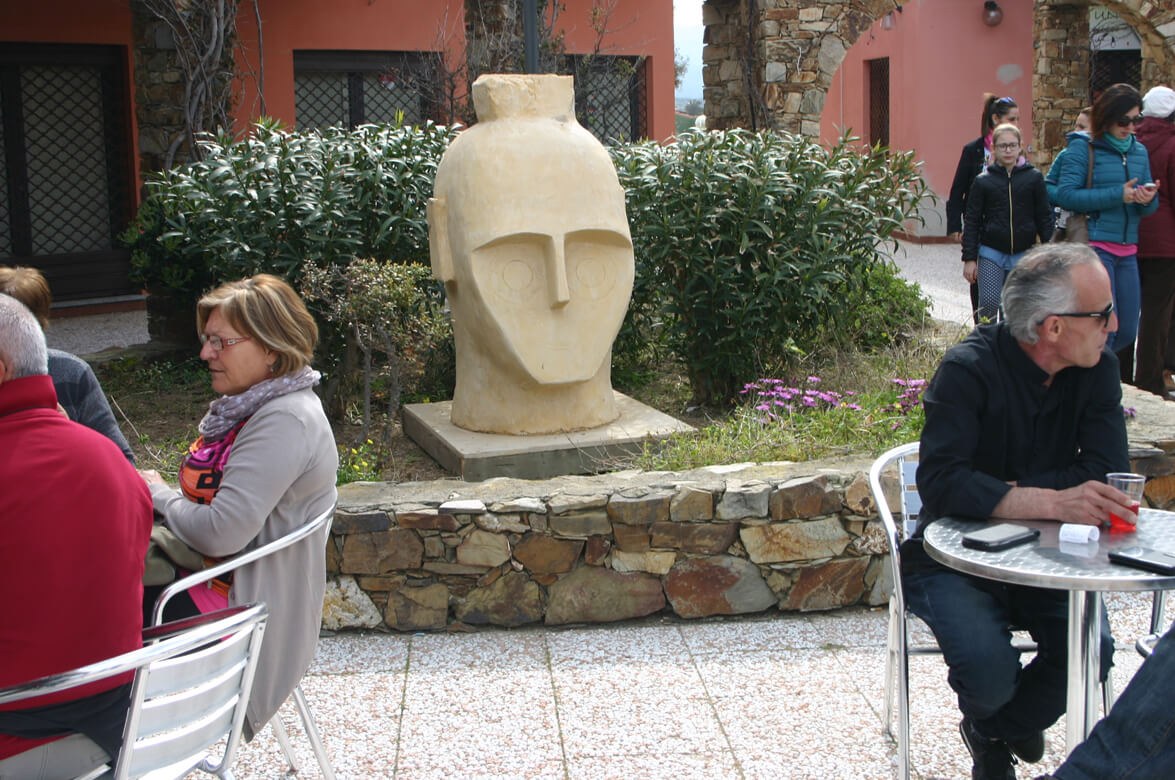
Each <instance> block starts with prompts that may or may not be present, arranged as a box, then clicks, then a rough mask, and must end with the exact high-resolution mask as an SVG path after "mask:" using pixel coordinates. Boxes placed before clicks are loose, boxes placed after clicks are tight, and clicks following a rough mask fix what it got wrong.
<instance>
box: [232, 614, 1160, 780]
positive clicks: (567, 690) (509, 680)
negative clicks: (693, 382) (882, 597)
mask: <svg viewBox="0 0 1175 780" xmlns="http://www.w3.org/2000/svg"><path fill="white" fill-rule="evenodd" d="M1108 604H1109V609H1110V615H1111V617H1110V620H1111V624H1112V625H1113V628H1114V635H1115V638H1116V639H1117V641H1118V643H1119V646H1120V648H1121V649H1120V650H1119V652H1118V654H1117V656H1116V661H1117V664H1116V667H1115V670H1114V679H1115V684H1116V686H1117V690H1119V691H1120V690H1121V689H1122V688H1123V687H1124V686H1125V685H1126V683H1127V682H1128V681H1129V679H1130V677H1131V676H1132V675H1133V674H1134V672H1135V671H1136V670H1137V669H1138V666H1139V663H1140V659H1139V658H1138V656H1137V654H1136V653H1135V652H1134V650H1133V643H1134V640H1135V638H1136V637H1137V636H1138V635H1139V634H1140V633H1143V632H1144V629H1145V628H1146V626H1147V623H1148V620H1149V615H1150V598H1149V596H1148V595H1146V594H1137V595H1113V596H1110V597H1109V599H1108ZM885 636H886V613H885V611H884V610H882V609H862V608H854V609H844V610H838V611H835V612H828V613H809V614H792V613H774V614H772V615H770V616H769V617H752V618H741V619H730V620H722V621H705V622H701V621H699V622H687V621H681V620H676V619H673V620H661V619H657V620H652V621H647V622H644V623H641V624H639V625H632V624H626V625H617V626H596V627H579V628H568V629H543V628H532V629H523V630H513V631H505V630H488V631H479V632H477V633H456V634H416V635H388V634H370V633H365V634H341V635H338V636H334V637H329V638H324V639H323V640H322V642H321V643H320V645H319V652H318V657H317V659H316V660H315V662H314V665H313V667H312V668H311V670H310V673H309V675H308V676H307V677H306V679H305V680H304V682H303V688H304V690H305V692H306V696H307V698H308V699H309V700H310V703H311V706H312V707H313V708H314V711H315V713H316V715H317V719H318V723H319V727H320V729H321V730H322V732H323V736H324V739H325V740H326V743H327V746H328V749H329V750H330V753H331V755H332V757H333V760H334V766H335V769H336V772H337V773H338V775H339V777H340V778H397V779H398V780H409V779H412V780H417V779H419V780H425V779H426V778H436V779H437V780H441V779H443V780H458V779H463V778H571V779H573V780H580V779H581V778H582V779H583V780H589V779H595V778H641V779H643V778H672V780H692V779H693V778H698V779H699V780H725V779H726V778H731V779H732V780H733V779H734V778H746V779H748V780H750V779H751V778H762V779H763V780H767V779H768V778H770V779H771V780H775V779H777V778H823V779H828V778H854V779H857V778H887V777H893V776H894V775H895V770H894V767H895V763H894V761H895V759H894V752H895V748H894V744H893V742H892V741H891V740H890V739H889V738H888V737H887V736H886V735H885V733H884V730H883V726H882V722H881V712H882V688H883V675H884V664H885ZM945 675H946V668H945V666H944V665H943V664H942V662H941V660H940V659H938V658H937V657H925V656H924V657H916V658H914V659H912V661H911V686H912V710H913V733H914V738H913V743H914V745H913V752H912V762H913V766H914V770H915V777H918V778H966V777H969V776H970V774H969V772H970V764H969V762H968V761H967V757H966V751H965V750H964V748H963V746H962V743H961V742H960V741H959V738H958V734H957V731H956V726H957V722H958V719H959V715H958V712H957V710H956V708H955V704H954V700H953V697H952V695H951V692H950V689H949V688H948V686H947V683H946V677H945ZM287 709H288V708H287ZM283 718H284V720H285V722H286V723H287V725H288V726H289V727H290V732H291V739H292V740H293V741H294V745H295V748H296V749H297V751H298V754H299V756H300V757H301V760H302V761H303V762H304V764H305V766H304V767H303V770H302V772H301V773H300V774H299V776H300V777H303V778H316V777H319V776H320V775H319V772H318V767H317V765H316V764H315V763H314V758H313V756H312V754H311V753H310V750H309V746H308V744H307V742H306V740H305V737H304V735H303V734H302V732H301V730H300V729H299V728H298V727H297V725H296V723H295V721H296V718H295V717H294V716H293V712H292V710H289V711H286V710H283ZM1048 740H1049V747H1048V755H1047V756H1046V758H1045V761H1043V762H1042V763H1041V764H1037V765H1032V766H1020V767H1018V769H1019V773H1018V777H1020V778H1032V777H1035V776H1036V775H1038V774H1041V773H1043V772H1045V771H1047V770H1048V769H1050V768H1052V767H1054V766H1056V764H1057V763H1059V759H1060V756H1061V755H1062V751H1063V745H1064V721H1063V720H1062V721H1061V722H1060V723H1059V724H1057V725H1056V726H1054V727H1053V728H1052V729H1051V730H1050V731H1049V734H1048ZM237 777H238V778H241V779H242V780H247V779H249V778H278V777H283V765H282V762H281V757H280V753H279V751H278V749H277V745H276V743H275V742H274V741H273V738H272V735H271V734H270V732H269V730H268V729H266V730H264V731H263V732H262V733H261V734H260V735H259V736H258V738H257V739H256V740H254V742H253V743H251V744H249V745H246V746H244V747H243V748H242V751H241V754H240V757H239V761H238V762H237Z"/></svg>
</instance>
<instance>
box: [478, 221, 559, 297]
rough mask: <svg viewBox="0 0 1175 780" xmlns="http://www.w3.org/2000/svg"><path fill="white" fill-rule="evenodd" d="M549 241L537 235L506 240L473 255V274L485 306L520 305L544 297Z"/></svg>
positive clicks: (522, 235) (511, 237)
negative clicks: (506, 303) (485, 303)
mask: <svg viewBox="0 0 1175 780" xmlns="http://www.w3.org/2000/svg"><path fill="white" fill-rule="evenodd" d="M550 243H551V240H550V238H548V237H546V236H542V235H539V234H537V233H525V234H520V235H512V236H507V237H505V238H500V239H498V240H496V241H491V242H490V243H488V244H485V245H483V246H481V247H479V248H477V249H476V250H474V252H473V273H474V276H475V277H476V278H477V282H478V287H479V288H480V289H481V293H482V296H483V297H484V298H485V300H486V301H487V302H488V303H492V302H494V301H508V302H510V303H524V302H526V301H530V300H533V299H534V298H536V297H538V296H540V295H543V294H544V293H545V289H546V287H545V279H546V273H547V272H546V268H545V265H546V256H547V248H548V247H549V246H550Z"/></svg>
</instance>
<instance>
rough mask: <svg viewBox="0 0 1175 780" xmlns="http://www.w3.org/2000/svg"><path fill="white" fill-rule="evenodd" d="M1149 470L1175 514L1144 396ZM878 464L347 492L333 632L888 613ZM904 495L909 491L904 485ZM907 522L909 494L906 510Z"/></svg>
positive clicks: (1173, 490)
mask: <svg viewBox="0 0 1175 780" xmlns="http://www.w3.org/2000/svg"><path fill="white" fill-rule="evenodd" d="M1126 403H1127V404H1134V406H1131V407H1130V408H1131V409H1134V410H1135V416H1134V417H1133V418H1132V419H1131V420H1130V422H1129V423H1128V430H1129V431H1130V437H1131V457H1132V461H1133V468H1134V470H1136V471H1139V472H1141V473H1144V474H1146V475H1148V476H1149V477H1150V480H1149V482H1148V485H1147V503H1148V504H1149V505H1150V506H1155V507H1159V508H1165V509H1170V508H1173V507H1175V436H1172V435H1171V432H1175V426H1172V425H1171V422H1172V419H1173V418H1175V413H1173V412H1169V411H1168V409H1170V408H1172V405H1171V404H1169V403H1165V402H1163V401H1161V400H1159V399H1158V398H1157V397H1154V396H1148V395H1146V394H1144V393H1137V391H1133V390H1132V389H1128V394H1127V401H1126ZM869 464H870V461H869V460H868V459H862V458H842V459H835V460H827V461H813V462H808V463H776V464H742V465H736V466H715V467H710V468H705V469H699V470H696V471H689V472H678V473H670V472H655V473H653V472H641V471H628V472H617V473H613V474H605V475H600V476H593V477H559V478H555V479H550V480H542V481H528V480H514V479H494V480H488V481H486V482H480V483H467V482H462V481H459V480H442V481H436V482H420V483H404V484H399V485H391V484H387V483H371V482H368V483H354V484H351V485H347V486H344V487H343V488H340V491H339V509H338V512H337V513H336V515H335V521H334V526H333V528H332V533H331V539H330V545H329V547H328V550H327V568H328V572H329V580H330V581H329V584H328V589H327V599H326V604H325V607H324V614H323V627H324V628H327V629H331V630H336V629H341V628H376V627H381V628H382V627H386V628H391V629H396V630H400V631H419V630H439V629H445V628H450V629H452V628H460V627H462V626H478V625H486V624H491V625H497V626H518V625H523V624H527V623H540V622H541V623H545V624H546V625H561V624H566V623H594V622H608V621H615V620H625V619H629V618H637V617H642V616H645V615H649V614H652V613H655V612H660V611H664V610H669V611H672V612H673V613H674V614H676V615H678V616H680V617H685V618H698V617H707V616H710V615H733V614H741V613H751V612H762V611H764V610H768V609H772V608H777V609H782V610H802V611H805V610H822V609H833V608H836V607H841V606H847V605H851V604H862V603H863V604H882V603H884V602H885V600H886V598H887V597H888V584H887V579H888V578H887V567H886V566H884V565H883V564H884V560H883V556H884V555H885V553H886V544H885V536H884V532H883V530H882V527H881V523H880V520H878V518H877V512H876V507H875V506H874V504H873V500H872V497H871V495H870V491H869V487H868V480H867V472H868V468H869ZM891 482H892V483H893V486H894V487H896V480H891ZM890 503H891V506H892V507H893V508H894V509H895V510H896V508H897V505H896V490H895V491H893V495H892V496H891V502H890Z"/></svg>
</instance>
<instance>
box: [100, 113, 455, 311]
mask: <svg viewBox="0 0 1175 780" xmlns="http://www.w3.org/2000/svg"><path fill="white" fill-rule="evenodd" d="M454 132H455V129H454V128H450V127H443V126H439V125H434V124H431V123H430V124H424V125H420V126H418V127H417V126H408V125H398V126H397V125H363V126H361V127H357V128H355V129H354V130H346V129H342V128H328V129H325V130H321V131H320V130H309V131H291V130H285V129H283V128H282V127H281V126H280V125H279V124H278V123H277V122H274V121H272V120H266V121H261V122H258V123H257V124H255V125H254V126H253V128H252V131H251V132H249V133H248V134H246V135H243V136H242V137H240V138H239V139H236V140H234V139H233V138H232V137H230V136H228V135H225V134H221V135H218V136H215V137H208V136H206V137H204V138H203V139H202V140H201V142H200V143H201V146H202V147H203V150H204V159H203V160H202V161H199V162H193V163H189V164H187V165H183V166H180V167H177V168H172V169H170V170H166V171H161V172H159V173H155V174H152V175H151V176H150V177H149V178H148V180H147V182H146V188H147V193H148V195H147V198H146V199H145V200H144V202H143V205H142V207H141V208H140V210H139V215H138V219H137V220H136V221H135V223H133V224H132V225H131V227H130V228H129V229H128V230H127V231H126V232H125V233H124V235H123V241H124V243H126V245H127V246H128V247H130V249H131V265H132V275H133V280H134V281H135V282H136V283H138V284H142V285H143V286H144V287H146V288H147V289H148V290H150V291H152V292H162V293H167V294H171V295H173V296H177V297H190V298H192V299H195V298H197V297H198V296H199V295H200V294H201V293H203V292H204V291H205V290H207V289H208V288H209V287H210V286H212V285H214V284H218V283H220V282H224V281H229V280H233V279H241V278H243V277H246V276H250V275H252V274H255V273H258V272H260V271H266V272H268V273H273V274H278V275H280V276H283V277H285V278H286V279H288V280H289V281H290V282H291V283H293V284H294V285H295V286H298V284H299V283H300V282H301V278H302V274H303V269H304V267H305V263H306V261H307V260H313V261H314V262H315V263H316V264H318V265H320V266H325V267H332V266H343V267H345V266H347V265H349V264H350V263H351V262H352V261H353V260H354V259H355V258H357V257H362V258H374V259H376V260H381V261H387V262H397V263H418V264H423V265H428V262H429V260H428V221H427V219H426V217H425V208H424V207H425V203H426V202H427V200H428V198H429V196H430V195H431V194H432V184H433V179H434V178H435V176H436V165H437V161H438V160H440V157H441V154H443V153H444V150H445V149H446V148H447V146H448V143H449V140H450V138H452V136H453V134H454Z"/></svg>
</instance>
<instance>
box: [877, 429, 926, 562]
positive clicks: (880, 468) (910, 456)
mask: <svg viewBox="0 0 1175 780" xmlns="http://www.w3.org/2000/svg"><path fill="white" fill-rule="evenodd" d="M891 464H896V465H897V477H898V493H899V496H900V501H899V507H900V510H899V511H900V514H901V516H900V517H898V518H895V517H894V516H893V512H892V511H891V510H890V508H889V499H888V498H887V497H886V495H885V490H884V488H883V487H882V484H881V477H882V472H884V471H885V470H886V469H887V468H889V466H890V465H891ZM917 470H918V442H911V443H909V444H902V445H899V446H897V447H894V448H893V449H891V450H889V451H887V452H883V453H882V454H881V455H879V456H878V458H877V460H875V461H873V465H872V466H871V467H870V468H869V489H870V491H871V492H872V493H873V503H875V504H876V505H877V514H878V516H879V517H880V518H881V522H882V525H884V526H885V538H886V541H887V543H888V544H889V558H890V561H889V563H890V573H891V575H892V576H893V577H894V582H900V577H901V558H900V555H899V552H898V550H899V548H900V546H901V544H902V542H903V541H904V540H905V539H906V538H907V537H908V536H909V535H910V534H911V533H913V532H914V529H915V528H916V527H917V525H918V513H919V512H921V511H922V499H921V497H920V496H919V495H918V481H917V479H916V473H917Z"/></svg>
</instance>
